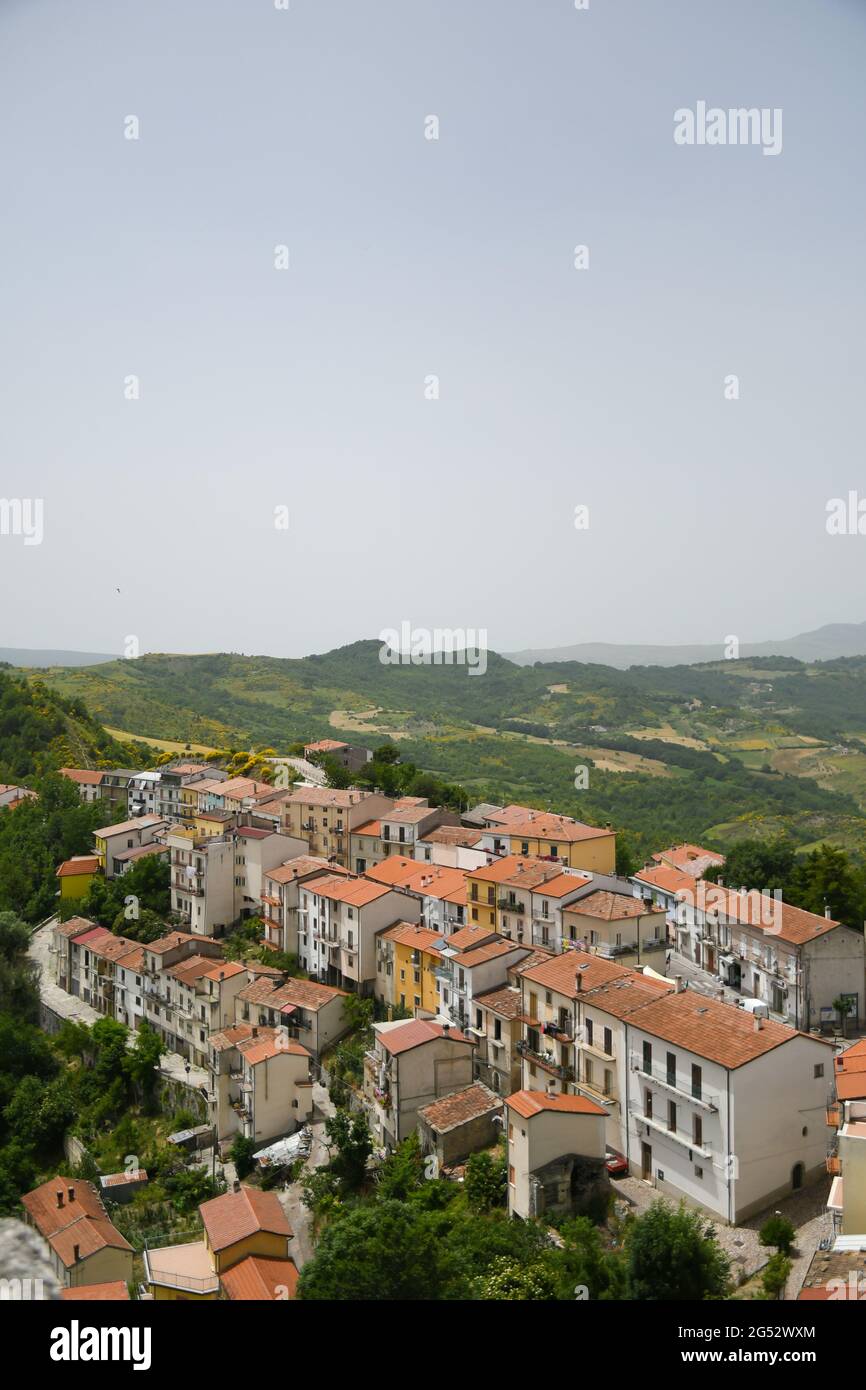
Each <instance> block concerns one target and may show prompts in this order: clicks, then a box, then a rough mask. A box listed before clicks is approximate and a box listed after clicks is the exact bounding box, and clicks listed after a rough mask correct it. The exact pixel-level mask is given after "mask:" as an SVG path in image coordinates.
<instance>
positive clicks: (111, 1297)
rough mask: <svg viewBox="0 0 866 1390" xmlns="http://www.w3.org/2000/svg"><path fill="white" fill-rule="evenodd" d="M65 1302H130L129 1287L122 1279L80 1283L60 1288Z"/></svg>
mask: <svg viewBox="0 0 866 1390" xmlns="http://www.w3.org/2000/svg"><path fill="white" fill-rule="evenodd" d="M60 1297H61V1299H62V1300H63V1302H64V1303H83V1302H90V1303H129V1301H130V1299H129V1289H128V1287H127V1285H126V1284H125V1283H124V1281H123V1280H122V1279H112V1280H110V1281H109V1282H108V1283H107V1284H80V1285H78V1287H70V1288H68V1289H61V1290H60Z"/></svg>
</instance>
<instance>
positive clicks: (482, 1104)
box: [418, 1081, 502, 1134]
mask: <svg viewBox="0 0 866 1390" xmlns="http://www.w3.org/2000/svg"><path fill="white" fill-rule="evenodd" d="M501 1109H502V1097H501V1096H498V1095H496V1093H495V1092H494V1091H491V1090H488V1088H487V1087H486V1086H484V1085H482V1083H481V1082H480V1081H476V1082H475V1083H474V1084H473V1085H472V1086H466V1087H465V1088H464V1089H463V1090H462V1091H455V1092H454V1093H453V1095H450V1096H443V1097H442V1099H441V1100H434V1101H433V1103H432V1105H425V1106H423V1107H422V1109H420V1110H419V1111H418V1114H419V1115H420V1116H421V1118H422V1119H423V1120H425V1121H426V1123H427V1124H428V1125H429V1126H430V1128H431V1129H433V1130H435V1131H436V1133H437V1134H447V1132H448V1131H449V1130H451V1129H456V1128H457V1127H458V1125H465V1124H468V1123H469V1121H470V1120H477V1119H478V1118H479V1116H481V1115H488V1114H490V1113H491V1112H492V1111H494V1110H497V1111H498V1110H501Z"/></svg>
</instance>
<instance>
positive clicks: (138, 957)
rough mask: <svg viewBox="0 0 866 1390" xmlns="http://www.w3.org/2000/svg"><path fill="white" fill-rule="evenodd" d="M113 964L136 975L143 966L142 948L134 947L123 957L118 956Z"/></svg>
mask: <svg viewBox="0 0 866 1390" xmlns="http://www.w3.org/2000/svg"><path fill="white" fill-rule="evenodd" d="M115 964H116V965H119V966H121V967H122V969H124V970H132V971H134V972H135V973H136V974H138V972H139V971H140V970H141V969H142V968H143V966H144V947H143V946H134V947H133V949H132V950H131V951H128V952H127V954H126V955H125V956H118V957H117V959H116V961H115Z"/></svg>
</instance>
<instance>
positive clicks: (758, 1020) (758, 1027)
mask: <svg viewBox="0 0 866 1390" xmlns="http://www.w3.org/2000/svg"><path fill="white" fill-rule="evenodd" d="M762 1027H763V1024H762V1023H761V1018H760V1015H759V1014H755V1032H756V1033H760V1031H761V1028H762Z"/></svg>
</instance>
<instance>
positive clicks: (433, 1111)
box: [418, 1081, 503, 1169]
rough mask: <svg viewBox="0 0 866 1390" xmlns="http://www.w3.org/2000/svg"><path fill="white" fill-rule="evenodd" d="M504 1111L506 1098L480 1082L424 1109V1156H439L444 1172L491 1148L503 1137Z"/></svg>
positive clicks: (421, 1132)
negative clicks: (503, 1101)
mask: <svg viewBox="0 0 866 1390" xmlns="http://www.w3.org/2000/svg"><path fill="white" fill-rule="evenodd" d="M502 1109H503V1105H502V1097H501V1096H497V1095H495V1094H494V1093H493V1092H492V1091H489V1090H488V1089H487V1087H486V1086H483V1085H482V1084H481V1082H480V1081H475V1082H473V1084H472V1085H471V1086H465V1087H464V1088H463V1090H462V1091H454V1092H452V1094H451V1095H450V1096H443V1097H442V1099H441V1100H434V1101H433V1102H432V1104H431V1105H425V1106H423V1107H422V1108H421V1109H420V1110H419V1111H418V1134H419V1137H420V1142H421V1152H422V1154H435V1156H436V1160H437V1162H438V1165H439V1168H440V1169H442V1168H450V1167H453V1166H454V1164H457V1163H461V1162H462V1161H463V1160H464V1159H465V1158H468V1157H469V1155H470V1154H473V1153H478V1152H479V1150H481V1149H489V1148H491V1147H492V1146H493V1145H494V1144H496V1143H497V1141H498V1140H499V1139H500V1137H501V1135H502Z"/></svg>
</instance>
